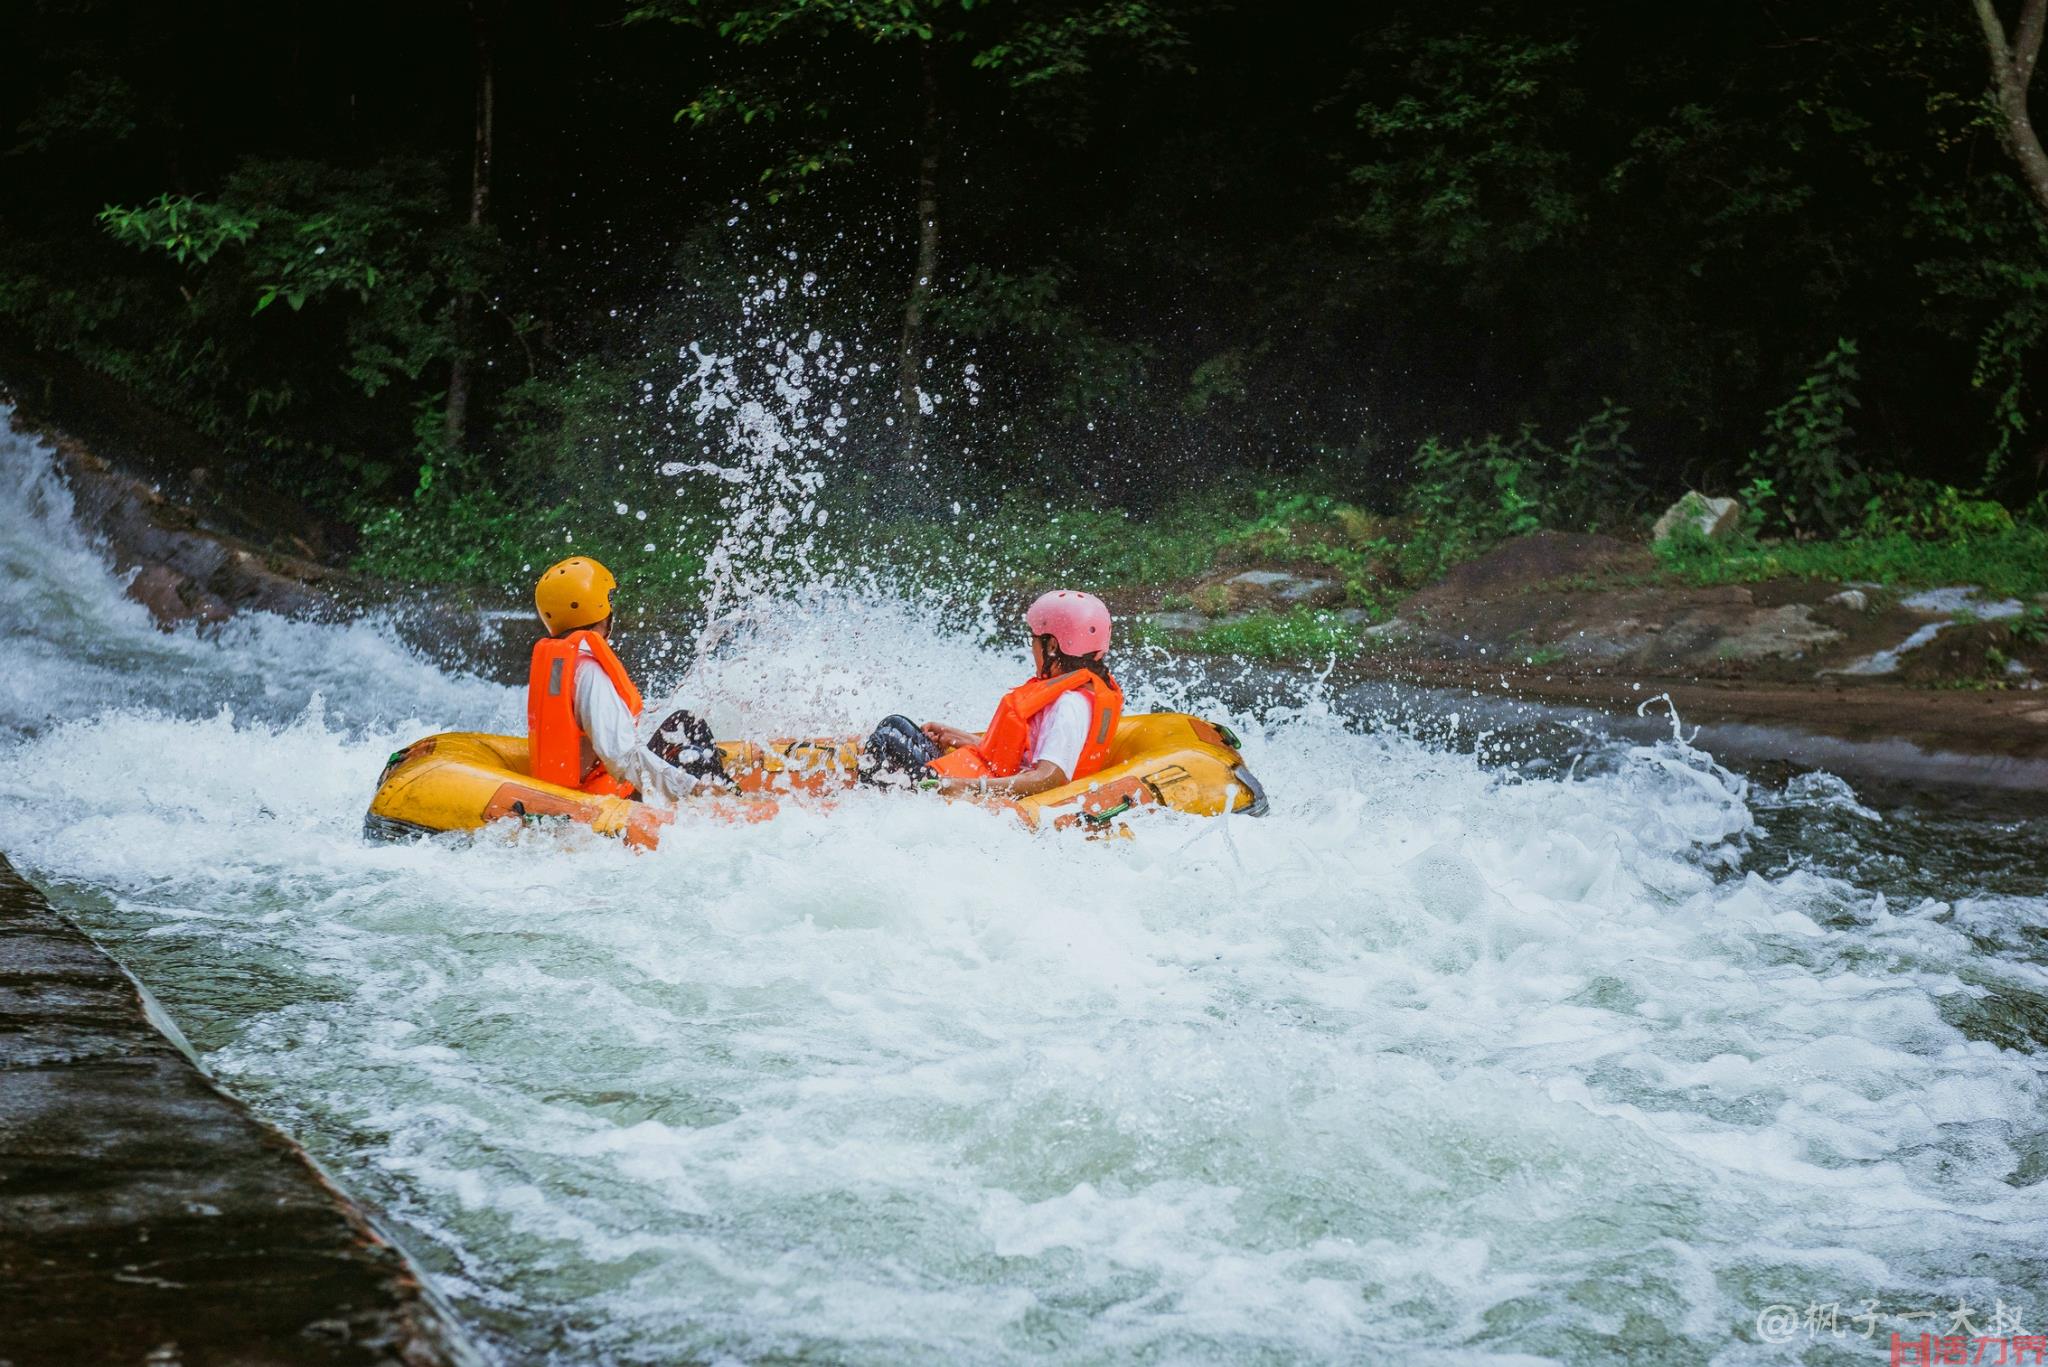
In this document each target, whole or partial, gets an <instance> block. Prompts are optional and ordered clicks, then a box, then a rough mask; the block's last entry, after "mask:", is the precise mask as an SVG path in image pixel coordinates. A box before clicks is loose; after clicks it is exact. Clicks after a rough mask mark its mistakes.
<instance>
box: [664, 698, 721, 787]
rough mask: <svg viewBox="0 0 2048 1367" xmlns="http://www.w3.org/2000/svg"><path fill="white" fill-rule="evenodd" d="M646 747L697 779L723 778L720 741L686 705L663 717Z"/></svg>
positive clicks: (666, 761) (667, 762)
mask: <svg viewBox="0 0 2048 1367" xmlns="http://www.w3.org/2000/svg"><path fill="white" fill-rule="evenodd" d="M647 748H648V750H649V751H651V752H652V753H653V754H654V755H655V757H656V758H658V759H660V760H661V761H662V762H663V763H665V764H672V765H674V766H675V767H676V768H678V769H680V770H682V771H683V772H684V773H686V774H690V775H693V776H695V777H697V778H708V779H724V778H725V777H726V772H725V765H724V763H723V762H722V761H721V760H720V759H719V757H718V743H717V742H716V741H715V740H713V739H712V738H711V727H710V726H709V725H708V724H707V723H706V722H705V721H704V719H703V718H702V717H699V716H697V715H696V714H695V713H693V712H691V711H689V710H688V709H687V708H680V707H679V708H677V709H676V710H675V711H673V712H671V713H669V714H668V716H667V717H665V718H663V719H662V723H661V725H659V726H657V727H655V728H654V735H653V736H652V737H650V738H649V739H648V742H647Z"/></svg>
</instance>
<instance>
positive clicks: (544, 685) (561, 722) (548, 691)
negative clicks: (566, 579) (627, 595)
mask: <svg viewBox="0 0 2048 1367" xmlns="http://www.w3.org/2000/svg"><path fill="white" fill-rule="evenodd" d="M585 648H588V649H589V651H590V654H589V655H588V656H585V655H584V654H583V651H584V650H585ZM580 664H595V665H596V666H597V667H598V668H600V669H602V670H603V671H604V672H605V677H606V678H608V679H610V680H611V681H612V687H613V688H616V689H618V690H619V696H620V697H621V698H623V699H625V702H626V710H627V711H628V712H631V713H632V714H633V715H634V716H635V717H638V716H639V715H640V690H639V689H637V688H635V687H633V681H632V679H630V678H628V677H627V675H626V667H625V666H624V665H622V664H620V663H619V657H618V656H617V655H615V654H613V653H612V648H611V647H610V646H609V645H607V644H606V643H605V639H604V637H602V636H599V635H598V634H597V633H596V632H592V631H572V632H570V633H569V634H568V635H567V636H547V637H543V638H541V639H540V640H538V641H536V642H534V644H533V667H532V668H531V669H530V670H529V671H528V672H527V675H526V748H527V766H528V768H529V770H530V771H531V772H532V774H533V776H534V777H535V778H537V779H540V780H541V781H542V782H544V783H556V784H560V785H561V786H562V787H564V788H580V789H582V790H583V791H584V792H586V793H599V794H602V795H604V796H607V797H631V796H633V785H632V784H630V783H622V782H620V781H619V780H618V779H615V778H613V777H612V776H611V775H610V774H609V773H607V772H606V771H605V767H604V761H602V760H600V759H599V758H598V757H597V752H596V751H595V750H593V749H591V748H590V737H589V736H587V735H585V734H584V733H583V728H582V727H581V726H579V725H577V724H576V669H577V666H578V665H580Z"/></svg>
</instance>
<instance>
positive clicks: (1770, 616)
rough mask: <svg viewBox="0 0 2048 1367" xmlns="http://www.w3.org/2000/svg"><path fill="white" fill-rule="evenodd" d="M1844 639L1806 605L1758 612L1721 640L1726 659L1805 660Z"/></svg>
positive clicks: (1787, 606) (1790, 604)
mask: <svg viewBox="0 0 2048 1367" xmlns="http://www.w3.org/2000/svg"><path fill="white" fill-rule="evenodd" d="M1841 639H1842V633H1841V632H1839V631H1837V630H1835V629H1834V628H1833V627H1831V626H1829V625H1827V623H1825V622H1816V621H1815V620H1814V619H1813V609H1812V608H1811V607H1809V606H1807V605H1806V604H1804V603H1788V604H1786V605H1785V606H1783V607H1777V608H1764V609H1760V610H1758V611H1757V612H1756V613H1755V614H1754V615H1753V616H1752V617H1751V618H1750V620H1749V621H1747V622H1745V623H1744V624H1743V625H1742V626H1741V627H1740V628H1739V629H1737V630H1735V631H1732V632H1730V633H1729V634H1728V635H1727V636H1726V637H1724V638H1723V639H1722V641H1721V645H1720V650H1719V653H1720V657H1721V658H1722V659H1724V660H1763V659H1769V658H1772V657H1777V658H1779V659H1788V660H1796V659H1802V658H1804V657H1805V656H1806V654H1807V653H1808V652H1810V651H1815V650H1819V649H1821V648H1823V647H1825V646H1828V645H1831V644H1833V643H1834V642H1836V641H1839V640H1841Z"/></svg>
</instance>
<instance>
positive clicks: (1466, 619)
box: [1119, 532, 2048, 788]
mask: <svg viewBox="0 0 2048 1367" xmlns="http://www.w3.org/2000/svg"><path fill="white" fill-rule="evenodd" d="M1338 594H1339V590H1338V587H1337V586H1336V585H1335V584H1334V583H1331V582H1329V581H1328V580H1326V579H1318V578H1317V577H1316V575H1315V572H1314V571H1313V570H1312V569H1308V568H1302V567H1279V566H1274V567H1260V568H1254V569H1232V570H1230V571H1227V572H1221V573H1219V574H1218V575H1216V576H1213V577H1212V578H1211V579H1209V580H1208V581H1205V582H1203V583H1200V584H1196V585H1192V586H1181V587H1180V588H1178V589H1177V590H1174V591H1171V592H1170V593H1169V594H1168V595H1165V596H1164V601H1165V602H1166V603H1168V604H1171V605H1172V606H1162V600H1161V597H1158V596H1155V597H1153V598H1150V599H1149V600H1148V599H1144V598H1127V599H1126V600H1125V602H1123V603H1121V604H1119V606H1121V607H1124V608H1125V610H1127V611H1129V612H1132V613H1134V614H1137V615H1140V616H1141V617H1142V618H1143V619H1144V620H1147V621H1149V622H1150V623H1152V624H1154V627H1155V629H1156V630H1164V631H1165V632H1167V633H1169V639H1172V637H1174V636H1180V637H1184V638H1192V639H1199V634H1200V633H1203V632H1207V631H1212V630H1213V629H1214V628H1215V627H1216V626H1218V625H1219V624H1228V623H1231V622H1242V621H1246V620H1249V619H1250V618H1251V617H1252V616H1253V615H1254V614H1257V613H1260V612H1266V613H1276V612H1286V611H1290V610H1298V609H1299V608H1301V607H1303V606H1313V605H1316V604H1318V603H1329V604H1330V605H1331V606H1330V607H1329V609H1328V611H1329V615H1330V617H1331V619H1332V620H1334V621H1337V622H1345V623H1349V624H1351V625H1354V626H1356V627H1357V628H1358V630H1359V633H1360V635H1361V636H1362V640H1363V649H1361V650H1360V651H1358V652H1357V653H1356V654H1354V655H1352V656H1350V657H1348V658H1345V659H1342V660H1340V661H1339V662H1337V664H1336V666H1335V671H1334V677H1336V678H1338V679H1340V680H1352V681H1366V680H1377V681H1389V682H1405V683H1412V684H1417V685H1422V686H1426V687H1432V688H1451V689H1472V690H1477V691H1480V692H1483V693H1488V694H1495V695H1501V696H1507V697H1515V698H1521V699H1526V700H1528V701H1531V702H1540V703H1544V704H1555V705H1567V706H1578V707H1588V708H1593V709H1597V710H1600V711H1605V712H1610V713H1627V712H1630V711H1633V710H1634V708H1635V707H1636V706H1637V705H1638V704H1640V703H1641V701H1642V700H1643V699H1644V698H1646V697H1654V696H1657V695H1659V694H1668V695H1669V696H1670V697H1671V698H1672V700H1673V701H1674V702H1675V703H1676V704H1677V706H1678V708H1679V711H1680V712H1681V714H1682V715H1683V716H1684V717H1685V718H1686V719H1687V720H1688V721H1689V722H1694V723H1704V724H1708V725H1722V726H1726V725H1740V726H1748V727H1762V728H1770V729H1772V730H1774V731H1777V732H1781V733H1785V734H1788V735H1801V734H1803V735H1805V736H1808V737H1815V738H1825V739H1830V740H1835V741H1843V742H1849V743H1852V744H1854V745H1857V746H1862V747H1866V748H1867V747H1870V746H1873V745H1876V744H1877V743H1879V742H1883V743H1886V744H1887V745H1888V746H1890V747H1891V748H1890V749H1888V750H1867V752H1866V758H1867V759H1868V760H1869V761H1870V762H1872V763H1877V764H1880V765H1883V764H1886V763H1891V762H1892V761H1886V760H1884V759H1883V758H1882V757H1883V756H1884V755H1886V754H1890V755H1892V756H1894V757H1895V759H1896V763H1897V765H1898V767H1900V768H1901V770H1902V772H1903V771H1904V770H1912V771H1913V772H1923V771H1924V769H1925V766H1923V765H1921V764H1919V763H1918V762H1917V761H1916V762H1911V763H1908V762H1907V761H1908V760H1909V759H1911V757H1912V756H1913V753H1914V752H1916V751H1917V752H1922V753H1923V754H1924V753H1926V752H1941V753H1950V754H1955V755H1959V756H1972V757H1978V758H1982V759H1986V760H1994V761H1998V762H1999V763H1998V764H1997V766H1996V768H1997V772H1998V773H1999V774H2000V775H2002V776H2003V777H2002V778H2001V779H2000V780H1999V782H2000V785H2001V786H2008V787H2041V788H2048V690H2044V689H2043V688H2042V686H2041V685H2042V680H2043V679H2048V636H2044V633H2043V632H2042V631H2041V630H2040V629H2039V627H2038V625H2036V624H2037V623H2038V622H2039V621H2040V619H2041V616H2042V613H2041V608H2042V606H2044V605H2042V604H2039V603H2035V602H2028V601H2023V600H2020V599H2015V598H2009V597H2003V596H2000V595H1997V594H1990V593H1986V592H1984V591H1983V590H1981V589H1979V588H1977V587H1976V586H1973V585H1968V584H1958V585H1951V586H1944V587H1938V588H1924V589H1918V590H1900V589H1894V588H1890V587H1887V586H1885V585H1881V584H1875V583H1832V582H1828V581H1824V580H1810V579H1795V578H1782V579H1773V580H1768V581H1765V582H1760V583H1755V584H1726V585H1716V586H1711V587H1696V586H1690V585H1686V584H1683V583H1675V582H1672V581H1671V580H1670V579H1669V577H1668V576H1663V575H1660V574H1659V573H1658V566H1657V564H1656V562H1655V561H1654V559H1653V558H1652V557H1651V555H1650V553H1649V552H1648V550H1647V549H1646V548H1644V547H1643V546H1641V545H1640V544H1635V543H1630V542H1625V541H1620V540H1617V539H1614V538H1611V537H1603V536H1582V535H1570V534H1564V533H1556V532H1544V533H1539V534H1537V535H1534V536H1528V537H1523V538H1521V539H1519V540H1516V541H1512V542H1509V543H1508V544H1506V545H1504V546H1502V547H1500V548H1499V549H1497V550H1495V551H1493V552H1492V553H1490V554H1488V555H1486V556H1483V557H1481V558H1480V559H1478V560H1474V561H1471V562H1469V563H1467V564H1464V565H1461V566H1459V567H1457V568H1456V569H1454V570H1452V571H1451V572H1450V573H1449V574H1448V575H1446V576H1445V577H1444V579H1443V580H1441V581H1440V582H1438V583H1436V584H1434V585H1432V586H1430V587H1428V588H1426V589H1424V590H1422V591H1421V592H1420V593H1417V594H1414V595H1413V596H1411V597H1409V598H1408V599H1407V600H1406V601H1404V602H1402V603H1401V604H1400V606H1399V607H1398V608H1396V609H1395V611H1394V613H1393V615H1392V616H1391V617H1388V618H1386V619H1385V620H1381V621H1377V622H1374V621H1373V620H1372V617H1373V615H1372V614H1367V613H1365V612H1347V611H1346V610H1345V609H1343V608H1341V607H1337V606H1335V602H1334V600H1335V599H1336V597H1337V596H1338ZM1182 604H1189V605H1193V607H1194V609H1195V610H1191V608H1190V607H1184V606H1180V605H1182ZM1204 607H1206V608H1207V609H1208V611H1206V612H1205V611H1201V610H1199V609H1200V608H1204ZM1806 749H1807V751H1808V752H1809V753H1813V754H1815V755H1820V754H1824V753H1831V752H1829V751H1828V750H1827V748H1826V747H1806ZM1815 762H1816V763H1818V762H1820V761H1819V760H1816V761H1815ZM1944 772H1947V773H1949V774H1951V776H1952V781H1960V782H1965V783H1967V782H1969V781H1970V773H1971V771H1970V770H1969V769H1968V768H1967V767H1962V768H1958V767H1955V766H1948V767H1947V768H1945V769H1944ZM1984 773H1985V776H1986V777H1987V779H1988V778H1989V777H1990V776H1991V773H1992V771H1991V769H1986V770H1985V771H1984Z"/></svg>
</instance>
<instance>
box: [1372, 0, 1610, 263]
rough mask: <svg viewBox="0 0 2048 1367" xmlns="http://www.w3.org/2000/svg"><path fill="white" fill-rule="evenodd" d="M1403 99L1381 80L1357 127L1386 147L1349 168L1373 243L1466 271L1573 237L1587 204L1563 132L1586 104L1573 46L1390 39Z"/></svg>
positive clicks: (1469, 36) (1493, 38) (1384, 43)
mask: <svg viewBox="0 0 2048 1367" xmlns="http://www.w3.org/2000/svg"><path fill="white" fill-rule="evenodd" d="M1389 49H1391V50H1392V51H1393V52H1395V53H1398V55H1399V58H1400V59H1401V63H1402V67H1403V69H1402V70H1401V71H1400V73H1399V80H1400V86H1399V89H1400V91H1401V93H1399V94H1396V95H1393V96H1392V97H1391V98H1388V97H1387V95H1386V94H1385V93H1384V91H1383V90H1382V89H1381V88H1380V87H1378V85H1377V84H1375V85H1374V86H1373V87H1372V88H1371V89H1370V94H1369V97H1368V98H1366V99H1364V100H1363V101H1362V102H1361V103H1360V104H1359V105H1358V107H1357V110H1356V114H1355V117H1356V120H1357V125H1358V128H1359V131H1360V132H1362V133H1363V134H1365V135H1366V138H1367V139H1368V142H1369V145H1371V146H1373V147H1376V148H1379V149H1382V151H1381V155H1380V156H1379V157H1377V158H1375V159H1374V160H1372V161H1369V162H1366V163H1364V164H1362V165H1359V166H1356V167H1354V168H1352V170H1351V172H1350V179H1351V182H1352V184H1353V185H1355V186H1357V187H1359V189H1360V190H1361V191H1363V193H1364V203H1363V205H1362V207H1361V208H1360V209H1359V210H1358V212H1357V213H1356V214H1355V215H1353V216H1352V218H1351V222H1352V224H1353V225H1354V226H1355V227H1356V228H1357V229H1358V230H1359V231H1360V232H1361V233H1363V234H1365V235H1366V236H1367V237H1368V238H1370V239H1372V240H1375V241H1377V242H1381V243H1384V244H1388V245H1392V246H1395V247H1396V248H1397V249H1399V250H1402V251H1406V252H1417V253H1419V254H1422V255H1424V256H1426V257H1427V258H1428V259H1429V260H1430V261H1432V262H1434V263H1437V264H1441V265H1446V266H1454V267H1469V266H1472V265H1474V264H1476V263H1478V262H1479V261H1481V260H1482V259H1491V258H1493V257H1496V256H1516V255H1521V254H1524V253H1526V252H1529V251H1531V250H1533V249H1535V248H1537V247H1539V246H1542V245H1544V244H1546V243H1548V242H1551V241H1554V240H1556V239H1557V238H1559V237H1561V236H1563V235H1564V234H1566V233H1568V232H1570V231H1571V230H1572V229H1573V228H1574V227H1575V226H1576V225H1578V224H1579V223H1580V222H1582V221H1583V219H1584V217H1585V213H1586V206H1585V205H1584V203H1583V202H1582V195H1581V193H1580V192H1579V191H1578V190H1577V189H1576V188H1574V186H1573V185H1572V184H1571V183H1570V182H1571V180H1572V176H1571V163H1572V160H1573V158H1572V154H1571V153H1570V152H1569V151H1568V150H1566V148H1565V146H1564V145H1563V140H1562V139H1561V138H1559V137H1558V136H1557V133H1558V129H1559V125H1560V124H1561V123H1562V122H1563V121H1565V120H1567V119H1568V118H1569V116H1570V115H1571V113H1572V112H1573V111H1574V109H1575V108H1576V106H1578V105H1579V104H1580V103H1582V102H1583V100H1584V95H1583V92H1582V91H1580V90H1579V89H1578V88H1577V86H1576V85H1575V83H1574V81H1573V79H1572V77H1571V75H1570V69H1571V66H1572V64H1573V61H1574V59H1575V58H1576V56H1577V55H1578V50H1579V44H1578V42H1577V40H1576V39H1572V38H1563V39H1558V40H1545V39H1543V38H1538V37H1534V36H1531V35H1528V34H1520V33H1516V34H1506V35H1503V34H1499V33H1483V32H1469V31H1468V32H1466V33H1461V34H1457V35H1454V36H1443V37H1422V38H1416V37H1414V36H1413V35H1412V34H1410V33H1409V32H1407V31H1406V30H1402V29H1396V30H1393V31H1392V32H1390V33H1388V34H1387V35H1386V36H1385V37H1384V38H1383V39H1382V40H1381V45H1380V50H1381V51H1387V50H1389Z"/></svg>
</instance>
